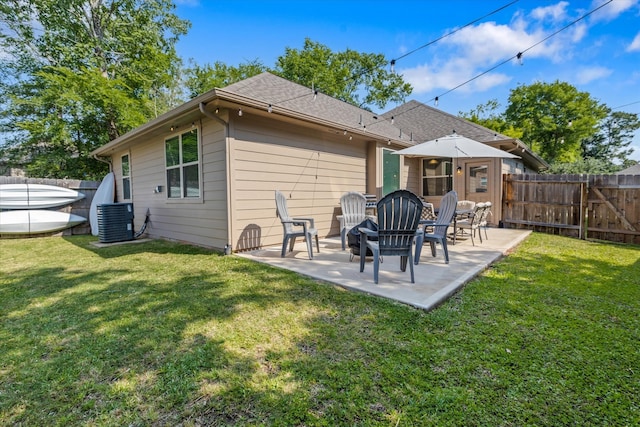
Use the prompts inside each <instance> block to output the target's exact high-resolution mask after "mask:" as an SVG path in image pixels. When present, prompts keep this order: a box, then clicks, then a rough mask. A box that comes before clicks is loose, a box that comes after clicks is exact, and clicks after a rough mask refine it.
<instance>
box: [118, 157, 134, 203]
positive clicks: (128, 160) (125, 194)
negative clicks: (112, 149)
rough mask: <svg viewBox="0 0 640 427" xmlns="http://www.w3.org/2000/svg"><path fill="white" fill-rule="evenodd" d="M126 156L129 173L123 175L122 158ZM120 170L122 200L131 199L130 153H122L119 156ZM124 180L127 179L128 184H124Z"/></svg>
mask: <svg viewBox="0 0 640 427" xmlns="http://www.w3.org/2000/svg"><path fill="white" fill-rule="evenodd" d="M125 157H126V158H127V165H128V167H129V171H128V172H129V173H128V174H126V175H125V171H124V163H125V162H124V158H125ZM120 172H121V173H122V178H121V179H122V200H131V199H133V192H132V189H133V187H132V185H131V153H126V154H123V155H122V156H121V157H120ZM125 180H128V181H127V182H128V185H125V182H126V181H125ZM127 187H128V188H129V197H127Z"/></svg>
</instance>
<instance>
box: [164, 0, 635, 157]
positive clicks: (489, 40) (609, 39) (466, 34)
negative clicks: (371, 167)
mask: <svg viewBox="0 0 640 427" xmlns="http://www.w3.org/2000/svg"><path fill="white" fill-rule="evenodd" d="M608 1H609V0H592V1H591V0H580V1H578V0H569V1H547V0H537V1H533V0H519V1H513V0H498V1H496V0H483V1H478V0H453V1H452V0H437V1H436V0H423V1H401V0H399V1H384V0H369V1H358V0H352V1H337V0H323V1H305V0H298V1H285V0H280V1H269V0H257V1H252V0H245V1H229V2H219V1H207V0H177V1H176V4H177V10H176V13H177V15H178V16H180V17H181V18H184V19H188V20H189V21H191V23H192V27H191V29H190V31H189V33H188V34H187V35H186V36H184V37H183V38H181V40H180V41H179V43H178V53H179V54H180V56H182V58H183V59H184V60H185V61H187V60H189V59H191V60H193V61H195V62H196V63H198V64H201V65H202V64H205V63H214V62H216V61H221V62H223V63H225V64H227V65H234V66H237V65H239V64H241V63H244V62H249V61H253V60H258V61H260V62H261V63H263V64H264V65H266V66H269V67H272V66H274V65H275V61H276V59H277V57H278V56H281V55H283V54H284V52H285V49H286V48H287V47H289V48H294V49H301V48H302V47H303V43H304V40H305V38H310V39H311V40H313V41H314V42H318V43H321V44H323V45H326V46H327V47H329V48H330V49H331V50H332V51H334V52H339V51H344V50H345V49H352V50H356V51H358V52H363V53H380V54H383V55H385V57H387V58H388V59H389V60H391V59H397V61H396V65H395V70H396V72H398V73H401V74H402V75H403V76H404V79H405V81H407V82H409V83H411V85H412V86H413V88H414V90H413V93H412V94H411V95H410V96H409V99H415V100H418V101H421V102H424V103H427V104H429V105H434V99H435V97H436V96H437V97H438V99H439V101H438V108H440V109H442V110H443V111H446V112H449V113H452V114H458V113H459V112H461V111H462V112H468V111H470V110H471V109H473V108H475V107H476V106H478V105H480V104H484V103H486V102H487V101H489V100H492V99H496V100H497V101H498V102H499V103H500V105H501V109H504V108H505V107H506V104H507V99H508V96H509V93H510V90H511V89H513V88H515V87H517V86H518V85H520V84H531V83H533V82H536V81H543V82H553V81H555V80H560V81H566V82H568V83H570V84H572V85H574V86H575V87H577V88H578V90H580V91H585V92H589V93H590V94H591V95H592V97H594V98H595V99H597V100H599V101H600V102H603V103H605V104H606V105H608V106H609V107H611V108H614V109H617V110H621V111H626V112H630V113H638V114H640V0H612V1H611V2H609V3H607V2H608ZM605 3H607V4H605ZM603 4H604V6H602V5H603ZM505 6H506V7H505ZM599 6H602V7H601V8H600V9H598V10H597V11H596V12H593V13H592V14H590V15H589V16H587V17H586V18H584V19H581V20H578V19H579V18H580V17H582V16H583V15H585V14H586V13H588V12H590V11H592V10H594V9H596V8H598V7H599ZM503 7H504V8H503ZM500 8H503V9H501V10H499V11H498V12H496V13H493V14H491V13H492V12H494V11H496V10H498V9H500ZM489 14H491V15H490V16H486V15H489ZM485 16H486V17H485ZM482 17H484V18H483V19H481V20H479V21H478V22H475V23H474V24H472V25H469V26H466V25H467V24H469V23H471V22H473V21H476V20H478V19H479V18H482ZM576 20H578V21H577V22H576V23H574V24H572V25H570V24H571V23H572V22H574V21H576ZM567 26H568V28H566V29H564V30H562V29H563V28H564V27H567ZM455 30H458V31H456V32H455V33H454V34H452V35H449V36H446V37H444V38H442V39H441V40H439V41H437V42H435V43H433V44H430V45H429V46H426V47H423V46H425V45H426V44H428V43H430V42H432V41H434V40H437V39H438V38H440V37H442V36H444V35H446V34H448V33H450V32H452V31H455ZM556 32H558V33H557V34H556V35H552V34H553V33H556ZM547 37H549V38H548V39H547V40H546V41H544V42H542V41H543V40H545V39H546V38H547ZM541 42H542V43H541ZM518 52H524V54H523V56H522V64H520V63H518V61H517V60H515V59H514V60H511V61H508V62H506V63H504V64H503V65H499V64H501V63H503V62H505V61H507V60H508V59H509V58H511V57H513V56H515V55H516V54H517V53H518ZM405 55H406V56H405ZM498 65H499V66H498ZM496 66H497V67H496ZM493 67H496V68H495V69H493ZM492 69H493V70H492ZM489 70H492V71H489ZM487 71H488V72H487ZM483 73H485V74H483ZM480 75H481V77H477V76H480ZM475 77H477V78H475ZM469 80H471V82H469V83H466V84H465V82H467V81H469ZM460 85H461V86H460ZM458 86H460V87H458ZM456 87H458V88H457V89H454V88H456ZM452 89H454V90H452ZM393 107H395V105H388V106H387V108H385V110H388V109H391V108H393ZM633 147H634V149H635V152H634V154H633V156H632V158H633V159H636V160H640V132H637V133H636V135H635V137H634V141H633Z"/></svg>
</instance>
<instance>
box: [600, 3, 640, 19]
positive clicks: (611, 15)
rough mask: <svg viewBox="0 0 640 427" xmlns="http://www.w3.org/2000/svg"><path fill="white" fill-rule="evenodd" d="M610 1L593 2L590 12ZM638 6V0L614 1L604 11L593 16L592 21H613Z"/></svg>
mask: <svg viewBox="0 0 640 427" xmlns="http://www.w3.org/2000/svg"><path fill="white" fill-rule="evenodd" d="M607 1H608V0H593V1H592V2H591V8H590V10H593V9H595V8H597V7H599V6H602V4H603V3H606V2H607ZM637 4H638V0H614V1H612V2H610V3H608V4H607V5H606V6H604V7H603V8H602V9H600V10H598V11H597V12H595V13H594V14H593V15H591V20H592V21H611V20H612V19H615V18H617V17H618V16H619V15H620V14H621V13H623V12H626V11H627V10H629V9H631V8H632V7H634V6H636V5H637Z"/></svg>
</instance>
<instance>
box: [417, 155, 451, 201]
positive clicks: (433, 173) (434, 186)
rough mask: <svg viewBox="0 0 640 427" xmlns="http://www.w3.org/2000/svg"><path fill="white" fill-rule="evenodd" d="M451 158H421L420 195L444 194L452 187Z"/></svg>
mask: <svg viewBox="0 0 640 427" xmlns="http://www.w3.org/2000/svg"><path fill="white" fill-rule="evenodd" d="M451 164H452V163H451V159H446V158H445V159H423V160H422V195H423V196H444V195H445V194H447V193H448V192H449V191H451V190H452V189H453V174H452V170H451V169H452V168H451Z"/></svg>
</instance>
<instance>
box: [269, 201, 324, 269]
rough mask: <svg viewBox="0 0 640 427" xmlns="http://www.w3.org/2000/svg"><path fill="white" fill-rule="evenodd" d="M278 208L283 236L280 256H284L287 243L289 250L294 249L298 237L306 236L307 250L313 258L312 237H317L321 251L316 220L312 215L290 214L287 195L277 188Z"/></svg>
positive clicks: (317, 247) (318, 248) (317, 245)
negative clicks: (294, 215)
mask: <svg viewBox="0 0 640 427" xmlns="http://www.w3.org/2000/svg"><path fill="white" fill-rule="evenodd" d="M276 209H277V211H278V217H279V218H280V222H282V229H283V233H284V235H283V237H282V252H281V254H280V256H281V257H282V258H284V256H285V253H286V250H287V243H289V252H292V251H293V245H295V243H296V237H304V239H305V240H306V242H307V252H309V259H313V244H312V243H311V238H312V237H313V236H315V238H316V249H317V250H318V252H320V243H319V241H318V230H317V229H316V228H315V222H314V219H313V218H310V217H296V218H292V217H291V216H289V210H288V209H287V198H286V197H285V195H284V194H283V193H282V192H280V191H278V190H276Z"/></svg>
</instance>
